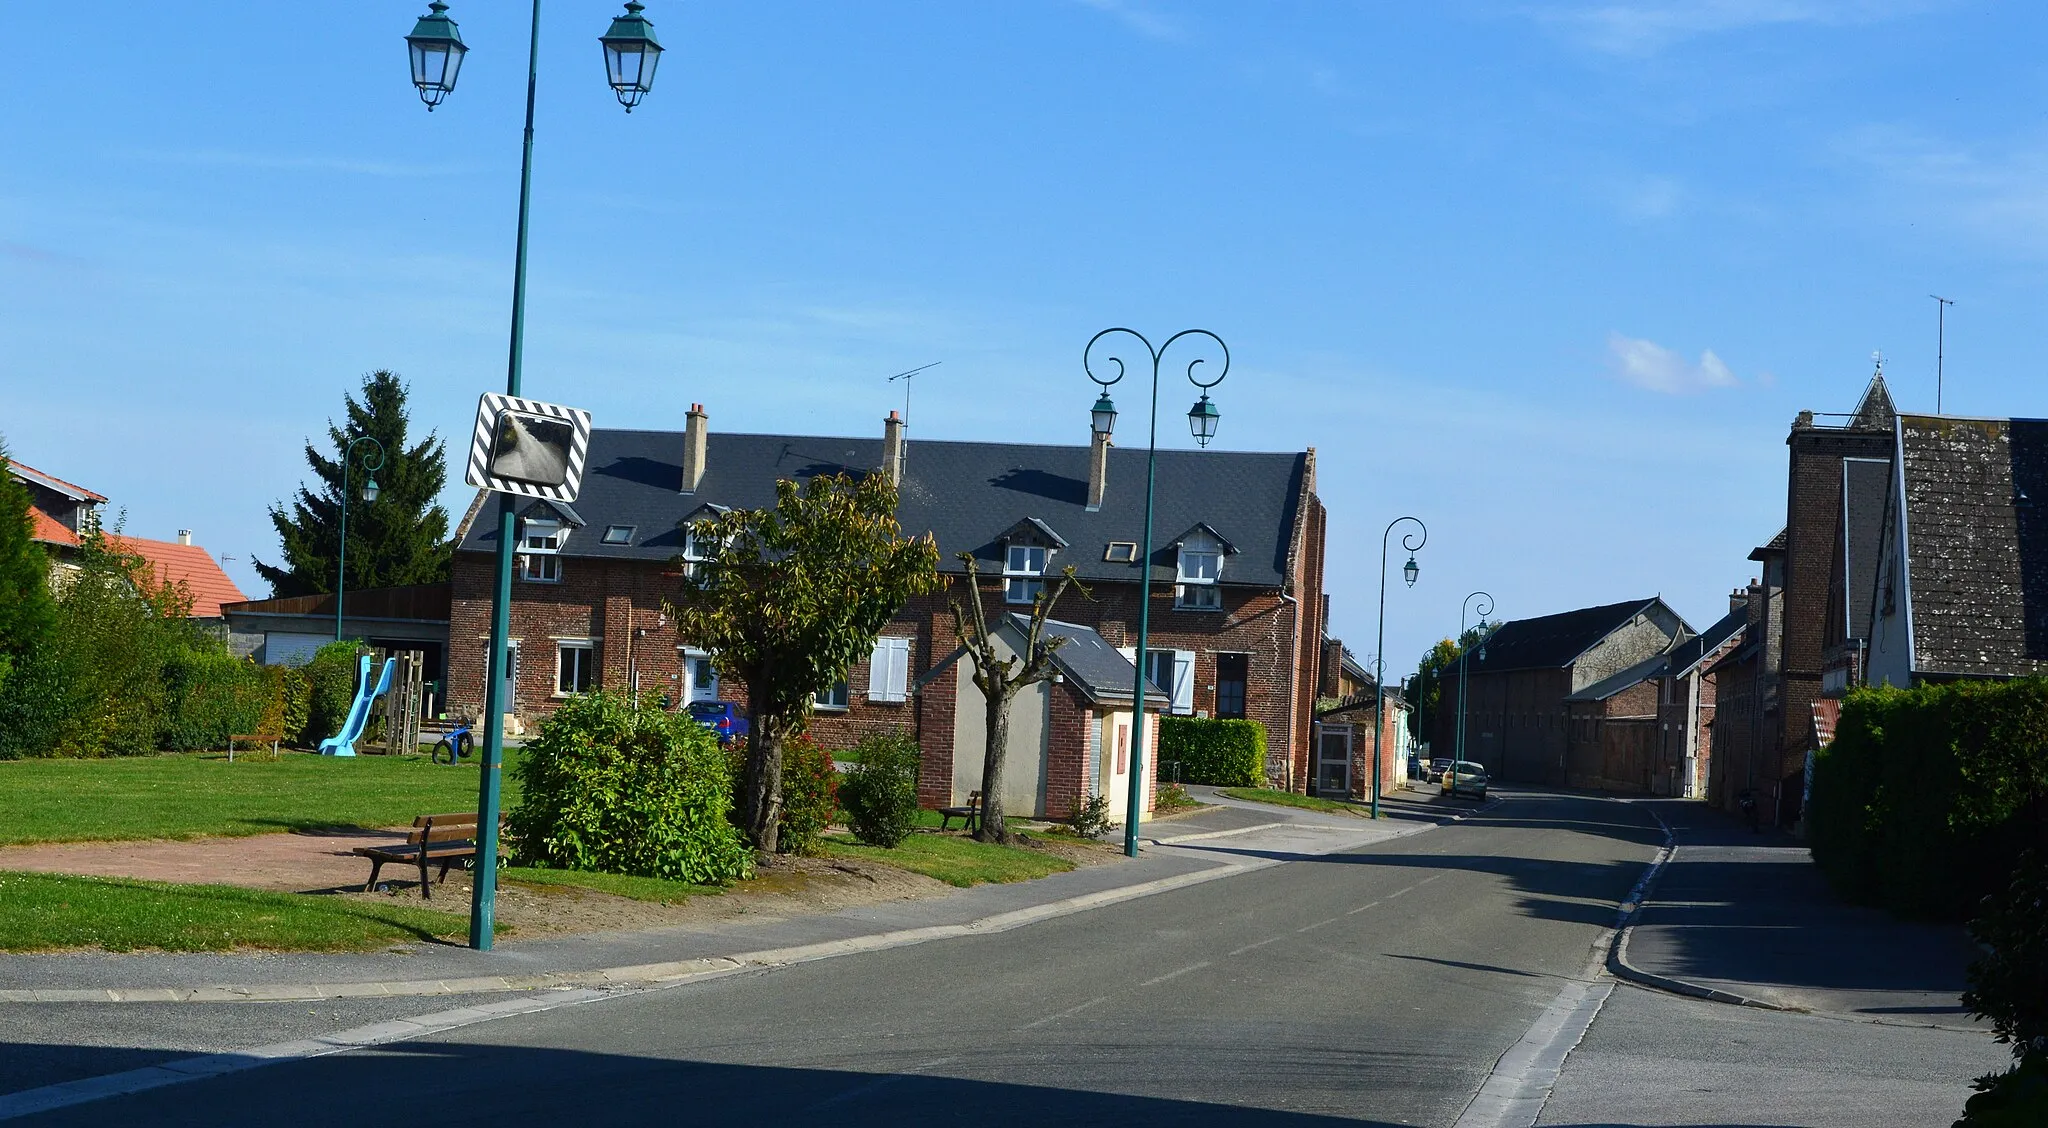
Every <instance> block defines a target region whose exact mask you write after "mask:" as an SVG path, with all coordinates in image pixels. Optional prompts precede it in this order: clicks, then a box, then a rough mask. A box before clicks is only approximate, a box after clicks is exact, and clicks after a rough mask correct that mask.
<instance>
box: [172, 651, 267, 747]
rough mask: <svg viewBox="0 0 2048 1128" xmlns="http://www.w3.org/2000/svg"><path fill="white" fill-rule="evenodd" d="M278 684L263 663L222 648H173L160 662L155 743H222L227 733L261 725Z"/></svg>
mask: <svg viewBox="0 0 2048 1128" xmlns="http://www.w3.org/2000/svg"><path fill="white" fill-rule="evenodd" d="M282 688H283V683H282V681H281V680H280V679H278V678H277V677H276V676H274V675H270V674H267V673H265V671H264V668H263V667H262V666H258V665H257V664H256V663H254V662H251V661H250V660H248V659H247V658H237V657H235V656H234V655H232V654H229V653H228V652H227V651H226V650H225V649H219V650H216V649H211V648H199V647H193V648H189V649H183V650H177V651H173V652H172V653H171V654H170V656H169V661H167V662H165V663H164V704H165V711H164V717H163V721H162V724H161V727H160V729H159V733H158V737H157V744H158V747H161V748H167V749H169V750H171V751H173V752H190V751H195V750H198V749H202V748H226V747H227V746H228V737H230V736H232V735H234V734H236V733H251V732H256V731H257V730H258V729H260V728H261V727H262V725H263V720H264V716H265V714H267V713H270V712H272V711H273V708H272V707H273V705H275V704H277V703H278V698H279V691H280V690H281V689H282Z"/></svg>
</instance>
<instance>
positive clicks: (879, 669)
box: [868, 638, 889, 701]
mask: <svg viewBox="0 0 2048 1128" xmlns="http://www.w3.org/2000/svg"><path fill="white" fill-rule="evenodd" d="M888 699H889V640H888V639H886V638H878V639H876V640H875V649H874V650H873V651H872V652H871V653H869V655H868V700H870V701H887V700H888Z"/></svg>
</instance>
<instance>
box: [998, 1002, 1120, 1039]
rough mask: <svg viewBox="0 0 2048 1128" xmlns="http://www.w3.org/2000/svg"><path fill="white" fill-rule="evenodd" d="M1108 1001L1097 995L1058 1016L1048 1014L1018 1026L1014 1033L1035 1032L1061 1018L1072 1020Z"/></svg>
mask: <svg viewBox="0 0 2048 1128" xmlns="http://www.w3.org/2000/svg"><path fill="white" fill-rule="evenodd" d="M1108 1001H1109V996H1108V995H1097V996H1095V997H1094V998H1092V999H1090V1000H1088V1001H1087V1002H1085V1003H1082V1004H1081V1005H1080V1006H1078V1007H1068V1008H1067V1009H1066V1010H1063V1011H1061V1012H1060V1013H1058V1014H1049V1015H1046V1016H1045V1017H1044V1018H1041V1019H1038V1020H1037V1021H1035V1022H1027V1023H1025V1024H1024V1025H1022V1026H1019V1027H1018V1028H1017V1031H1016V1032H1017V1033H1019V1034H1022V1033H1024V1032H1025V1031H1026V1030H1036V1029H1038V1028H1039V1027H1041V1026H1044V1025H1045V1024H1046V1023H1048V1022H1058V1021H1059V1020H1060V1019H1063V1018H1072V1017H1074V1016H1075V1015H1077V1014H1080V1013H1081V1012H1082V1011H1084V1010H1087V1009H1088V1008H1089V1007H1092V1006H1095V1005H1096V1004H1098V1003H1106V1002H1108Z"/></svg>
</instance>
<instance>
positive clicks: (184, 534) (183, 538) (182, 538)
mask: <svg viewBox="0 0 2048 1128" xmlns="http://www.w3.org/2000/svg"><path fill="white" fill-rule="evenodd" d="M178 543H179V544H191V543H192V530H190V529H179V530H178Z"/></svg>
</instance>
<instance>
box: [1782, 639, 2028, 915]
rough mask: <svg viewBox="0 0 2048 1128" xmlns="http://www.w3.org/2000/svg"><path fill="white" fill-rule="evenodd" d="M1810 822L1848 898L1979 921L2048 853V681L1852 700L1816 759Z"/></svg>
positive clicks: (1816, 848)
mask: <svg viewBox="0 0 2048 1128" xmlns="http://www.w3.org/2000/svg"><path fill="white" fill-rule="evenodd" d="M1807 823H1808V831H1809V837H1810V840H1811V842H1812V844H1813V857H1814V861H1815V862H1816V863H1817V864H1818V865H1819V866H1820V868H1821V870H1822V871H1823V872H1824V873H1826V874H1827V876H1828V879H1829V881H1830V882H1831V883H1832V884H1833V885H1834V886H1835V887H1836V889H1837V890H1838V891H1840V892H1841V893H1842V895H1843V896H1845V897H1848V898H1849V899H1851V900H1855V901H1860V902H1863V903H1865V904H1873V905H1881V906H1884V907H1886V908H1889V909H1891V910H1893V911H1894V912H1899V913H1904V914H1907V915H1910V916H1923V917H1936V918H1944V919H1958V920H1959V919H1963V918H1965V917H1968V916H1969V915H1970V914H1971V912H1972V911H1973V910H1974V909H1975V908H1976V906H1977V903H1978V902H1979V901H1980V900H1981V899H1982V898H1983V897H1985V896H1986V895H1987V894H1990V893H1992V892H1994V891H1996V890H1999V889H2002V888H2004V887H2005V885H2006V883H2007V882H2008V881H2009V880H2010V879H2011V875H2012V867H2013V863H2014V859H2016V858H2018V857H2019V855H2020V854H2021V853H2022V852H2023V851H2024V850H2026V849H2029V848H2033V847H2048V679H2044V678H2025V679H2020V680H2017V681H2010V682H1957V683H1954V684H1950V685H1935V686H1922V687H1920V688H1917V689H1911V690H1901V689H1891V688H1884V689H1865V690H1857V691H1855V692H1853V693H1851V694H1850V695H1849V697H1848V698H1847V700H1845V701H1844V702H1843V706H1842V718H1841V723H1840V725H1839V726H1838V727H1837V731H1836V734H1835V739H1834V742H1833V743H1832V744H1830V745H1829V746H1828V747H1827V748H1825V749H1823V750H1822V751H1821V752H1820V753H1818V754H1817V755H1816V756H1815V758H1814V768H1813V794H1812V800H1811V804H1810V807H1809V810H1808V813H1807Z"/></svg>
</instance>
